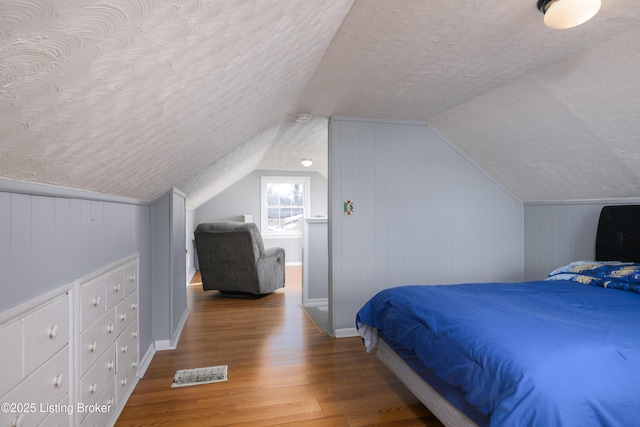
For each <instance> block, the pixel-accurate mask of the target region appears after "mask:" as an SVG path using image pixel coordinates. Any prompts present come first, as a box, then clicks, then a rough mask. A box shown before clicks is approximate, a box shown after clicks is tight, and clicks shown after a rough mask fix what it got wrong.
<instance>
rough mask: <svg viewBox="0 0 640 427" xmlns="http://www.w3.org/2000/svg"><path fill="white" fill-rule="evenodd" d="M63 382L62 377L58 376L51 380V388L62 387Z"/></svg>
mask: <svg viewBox="0 0 640 427" xmlns="http://www.w3.org/2000/svg"><path fill="white" fill-rule="evenodd" d="M63 382H64V375H62V374H59V375H56V377H55V378H54V379H53V386H54V387H55V388H58V387H62V383H63Z"/></svg>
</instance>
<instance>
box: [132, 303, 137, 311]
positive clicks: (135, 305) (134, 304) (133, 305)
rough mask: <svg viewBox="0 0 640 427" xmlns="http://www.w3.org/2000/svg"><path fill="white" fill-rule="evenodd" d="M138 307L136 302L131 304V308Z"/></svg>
mask: <svg viewBox="0 0 640 427" xmlns="http://www.w3.org/2000/svg"><path fill="white" fill-rule="evenodd" d="M137 308H138V303H136V302H134V303H133V304H131V310H135V309H137Z"/></svg>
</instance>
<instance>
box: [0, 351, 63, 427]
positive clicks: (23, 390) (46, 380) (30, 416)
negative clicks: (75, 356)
mask: <svg viewBox="0 0 640 427" xmlns="http://www.w3.org/2000/svg"><path fill="white" fill-rule="evenodd" d="M69 381H70V376H69V347H65V348H63V349H62V350H60V351H59V352H58V353H57V354H56V355H55V356H53V357H52V358H51V359H50V360H49V361H47V362H46V363H45V364H44V365H42V366H41V367H40V368H39V369H37V370H36V371H35V372H34V373H33V374H31V375H30V376H29V377H27V378H26V379H25V380H24V381H23V382H22V383H20V385H19V386H18V387H16V388H15V389H14V390H13V391H11V392H10V393H9V394H7V395H6V396H5V397H3V398H2V402H3V403H8V404H23V405H24V404H26V405H29V406H23V407H22V408H21V409H23V411H22V413H17V412H11V411H9V412H4V411H3V412H0V426H10V425H11V423H12V420H13V421H14V422H15V421H18V418H19V417H21V418H22V419H21V420H20V421H22V422H23V424H22V425H24V426H37V425H38V424H40V423H41V422H42V420H44V418H45V417H46V416H47V415H48V414H47V412H46V411H41V410H40V408H41V407H45V406H46V405H48V404H51V402H60V401H62V400H63V398H64V397H65V396H66V395H67V394H68V393H69Z"/></svg>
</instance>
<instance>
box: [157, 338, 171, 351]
mask: <svg viewBox="0 0 640 427" xmlns="http://www.w3.org/2000/svg"><path fill="white" fill-rule="evenodd" d="M153 346H154V348H155V349H156V351H165V350H175V349H176V348H175V347H173V346H172V345H171V341H169V340H155V341H154V342H153Z"/></svg>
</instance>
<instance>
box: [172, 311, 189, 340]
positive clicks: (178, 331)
mask: <svg viewBox="0 0 640 427" xmlns="http://www.w3.org/2000/svg"><path fill="white" fill-rule="evenodd" d="M188 317H189V309H186V310H185V311H184V313H182V318H181V319H180V323H178V327H177V328H176V332H175V334H174V339H173V348H177V347H178V341H180V335H182V329H183V328H184V324H185V323H187V318H188Z"/></svg>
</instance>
